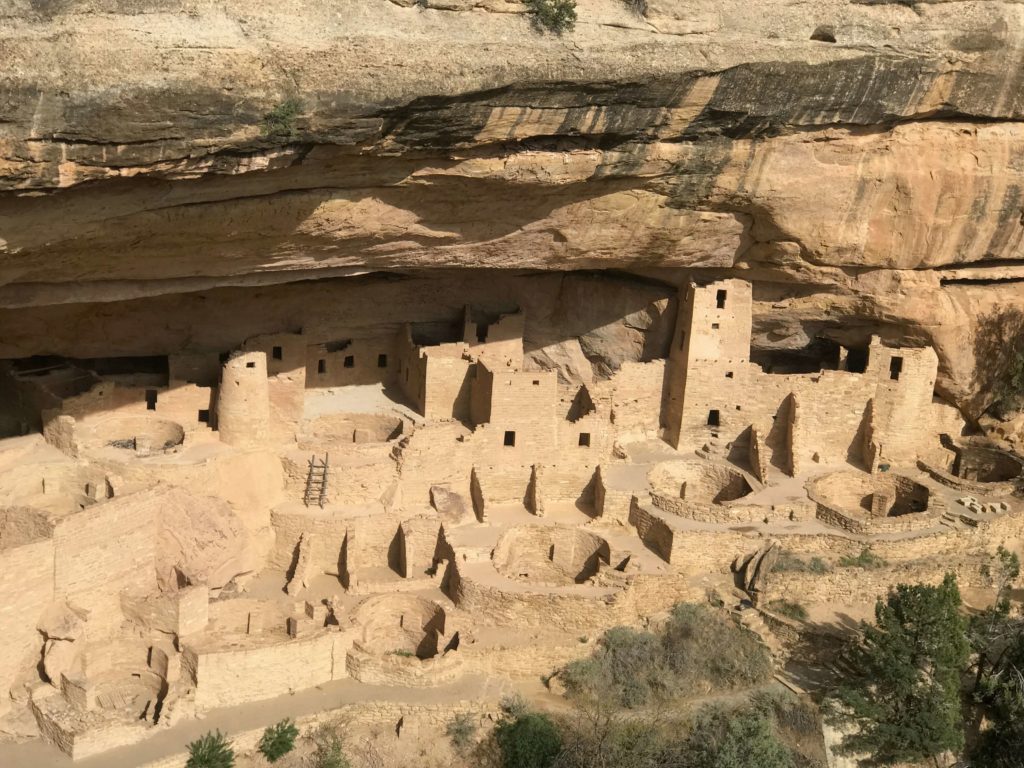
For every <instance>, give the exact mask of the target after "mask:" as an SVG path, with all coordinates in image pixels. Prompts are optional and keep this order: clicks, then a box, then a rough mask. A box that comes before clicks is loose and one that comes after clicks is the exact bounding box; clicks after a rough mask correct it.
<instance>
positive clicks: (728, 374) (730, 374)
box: [725, 371, 732, 379]
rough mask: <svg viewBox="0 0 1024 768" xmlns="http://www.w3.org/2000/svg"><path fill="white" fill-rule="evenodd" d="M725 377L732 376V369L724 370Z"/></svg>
mask: <svg viewBox="0 0 1024 768" xmlns="http://www.w3.org/2000/svg"><path fill="white" fill-rule="evenodd" d="M725 378H727V379H731V378H732V371H726V372H725Z"/></svg>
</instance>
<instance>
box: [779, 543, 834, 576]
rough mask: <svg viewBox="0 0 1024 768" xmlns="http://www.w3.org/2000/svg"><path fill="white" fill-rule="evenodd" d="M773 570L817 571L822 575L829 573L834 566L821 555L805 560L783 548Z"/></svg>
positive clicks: (793, 571)
mask: <svg viewBox="0 0 1024 768" xmlns="http://www.w3.org/2000/svg"><path fill="white" fill-rule="evenodd" d="M773 570H776V571H783V572H785V571H788V572H791V573H816V574H818V575H821V574H825V573H828V572H829V571H831V570H832V568H831V567H830V566H829V564H828V563H826V562H825V561H824V560H822V559H821V558H820V557H812V558H811V559H810V560H804V559H802V558H800V557H798V556H797V555H795V554H793V553H792V552H790V551H789V550H788V549H783V550H781V551H780V552H779V559H778V560H776V561H775V566H774V568H773Z"/></svg>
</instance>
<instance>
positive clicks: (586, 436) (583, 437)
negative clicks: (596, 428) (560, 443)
mask: <svg viewBox="0 0 1024 768" xmlns="http://www.w3.org/2000/svg"><path fill="white" fill-rule="evenodd" d="M580 447H581V448H589V447H590V433H589V432H580Z"/></svg>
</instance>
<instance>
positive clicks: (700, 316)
mask: <svg viewBox="0 0 1024 768" xmlns="http://www.w3.org/2000/svg"><path fill="white" fill-rule="evenodd" d="M751 304H752V295H751V287H750V283H748V282H747V281H745V280H718V281H715V282H713V283H709V284H707V285H695V284H692V283H691V284H690V285H689V286H688V288H687V289H686V296H685V297H684V298H683V299H682V300H681V301H680V302H679V316H678V319H677V320H676V332H675V337H674V338H673V340H672V351H671V353H670V355H669V368H668V377H669V383H668V388H667V392H668V398H667V401H666V403H665V408H664V422H665V423H664V426H665V439H666V441H668V443H669V444H671V445H672V446H673V447H675V448H680V447H690V446H692V447H694V448H698V447H700V446H701V445H703V444H704V443H705V442H706V441H707V440H709V439H713V438H715V437H716V436H717V433H718V430H719V429H720V428H724V427H727V426H729V425H730V424H731V423H732V422H737V423H739V422H744V421H745V422H746V423H749V419H746V418H745V414H742V412H741V411H740V408H741V405H742V403H743V398H744V390H745V388H746V387H747V385H748V382H747V378H748V376H749V368H750V366H749V365H748V363H749V358H750V329H751ZM733 431H734V430H733Z"/></svg>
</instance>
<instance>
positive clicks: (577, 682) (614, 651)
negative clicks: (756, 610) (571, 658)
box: [561, 603, 772, 709]
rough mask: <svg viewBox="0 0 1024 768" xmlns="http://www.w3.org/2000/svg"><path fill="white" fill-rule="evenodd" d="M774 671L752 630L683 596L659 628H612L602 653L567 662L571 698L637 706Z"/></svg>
mask: <svg viewBox="0 0 1024 768" xmlns="http://www.w3.org/2000/svg"><path fill="white" fill-rule="evenodd" d="M771 670H772V667H771V659H770V657H769V655H768V652H767V651H766V650H765V648H764V646H763V645H762V644H761V643H760V641H759V640H758V639H757V638H756V637H755V636H754V635H753V634H752V633H750V632H748V631H747V630H745V629H742V628H740V627H738V626H736V625H735V624H734V623H733V622H732V621H730V620H729V619H728V618H726V617H725V616H724V615H722V614H720V613H718V612H716V611H714V610H712V609H710V608H707V607H705V606H701V605H692V604H688V603H681V604H679V605H677V606H676V607H675V608H674V609H673V610H672V613H671V615H670V617H669V619H668V621H667V622H666V623H665V625H664V627H663V628H662V629H661V631H660V632H658V633H653V632H645V631H640V630H634V629H630V628H627V627H615V628H613V629H610V630H608V632H606V633H605V634H604V636H603V637H602V638H601V640H600V641H599V643H598V648H597V651H596V652H595V653H594V655H593V656H591V657H590V658H588V659H582V660H579V661H575V662H573V663H571V664H569V665H568V666H566V667H565V669H564V670H562V672H561V678H562V680H563V682H564V684H565V688H566V693H567V694H568V696H569V697H570V698H571V699H575V700H585V699H594V698H599V699H602V700H605V701H609V702H613V703H614V704H616V705H617V706H621V707H626V708H631V709H632V708H638V707H643V706H647V705H650V704H653V703H657V702H663V701H667V700H670V699H674V698H679V697H686V696H688V695H691V694H692V693H694V692H696V691H699V690H701V689H705V688H708V687H710V688H711V689H715V690H721V689H734V688H739V687H745V686H753V685H758V684H760V683H763V682H765V681H766V680H768V679H769V678H770V677H771Z"/></svg>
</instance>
